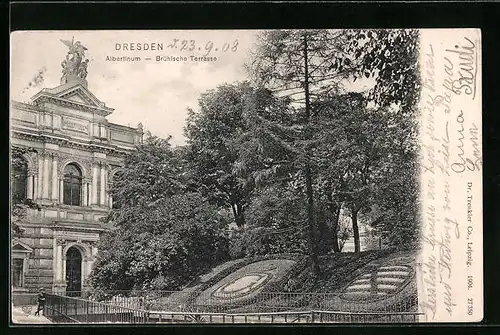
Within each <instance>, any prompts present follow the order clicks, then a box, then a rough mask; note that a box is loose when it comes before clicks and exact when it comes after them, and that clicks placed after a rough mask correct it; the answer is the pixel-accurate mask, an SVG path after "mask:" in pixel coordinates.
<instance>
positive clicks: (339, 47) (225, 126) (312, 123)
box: [91, 30, 420, 289]
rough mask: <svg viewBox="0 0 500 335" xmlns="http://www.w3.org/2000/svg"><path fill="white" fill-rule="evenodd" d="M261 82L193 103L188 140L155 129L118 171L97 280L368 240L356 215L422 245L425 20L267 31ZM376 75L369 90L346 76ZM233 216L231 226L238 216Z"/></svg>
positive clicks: (186, 273)
mask: <svg viewBox="0 0 500 335" xmlns="http://www.w3.org/2000/svg"><path fill="white" fill-rule="evenodd" d="M248 70H249V75H250V78H251V79H252V82H243V83H232V84H224V85H221V86H218V87H215V88H214V89H212V90H209V91H207V92H206V93H204V94H202V95H201V96H200V98H199V106H198V108H197V109H196V110H189V116H188V119H187V122H186V126H185V135H186V138H187V145H186V146H184V147H179V148H175V149H173V148H171V147H170V144H169V143H168V140H164V139H159V138H156V137H148V138H147V139H146V140H145V143H144V144H143V145H141V146H139V147H138V149H137V152H136V153H134V154H132V155H130V156H129V157H128V158H127V159H126V162H125V166H124V168H123V171H122V172H121V173H120V174H119V175H116V176H115V178H114V181H113V189H112V195H113V199H114V203H115V207H116V208H114V209H113V210H112V211H111V213H110V214H109V216H108V218H107V222H108V223H110V224H112V226H113V227H114V228H113V229H112V230H111V231H110V232H109V233H106V234H104V236H103V237H102V242H101V245H100V252H99V256H98V260H97V263H96V269H95V270H94V272H93V273H92V275H91V279H92V284H93V285H94V287H96V288H101V289H130V288H157V289H158V288H159V289H175V288H178V287H180V286H182V285H184V284H185V283H187V282H188V281H190V280H192V279H193V278H195V277H196V276H197V275H198V274H199V273H201V272H202V271H203V270H204V269H206V268H210V267H211V266H213V265H215V264H217V263H219V262H221V261H222V260H224V259H226V258H227V257H232V258H239V257H248V256H257V255H271V254H278V253H301V254H307V255H309V261H310V262H309V263H308V264H311V265H312V267H311V269H312V273H313V274H314V276H313V278H321V269H320V256H321V255H324V254H328V253H331V252H341V251H342V250H343V247H344V245H345V243H346V240H348V239H349V238H351V237H352V238H353V239H354V251H355V252H357V253H359V252H360V251H361V241H360V238H361V237H360V225H364V226H366V227H368V228H369V230H370V232H371V234H375V235H378V236H382V237H383V238H384V241H386V243H387V244H388V245H389V246H391V247H395V248H399V249H409V248H413V247H415V246H416V245H417V244H418V235H419V234H418V232H419V226H418V224H419V217H418V213H419V210H418V207H419V204H418V189H419V187H418V186H419V185H418V162H417V159H418V146H417V136H418V124H417V115H416V104H417V102H418V96H419V89H420V81H419V76H418V32H417V31H414V30H391V31H385V30H343V31H334V30H331V31H326V30H307V31H302V30H283V31H267V32H264V33H262V34H260V35H259V38H258V41H257V47H256V49H255V53H254V54H253V55H252V59H251V62H249V64H248ZM360 80H371V82H372V83H373V85H372V87H370V88H369V89H367V90H366V91H362V92H359V91H353V90H352V89H349V87H350V84H352V83H353V82H357V81H360ZM231 223H233V224H234V225H235V226H236V229H234V230H233V231H232V232H231V234H230V235H228V234H227V228H228V226H229V225H230V224H231Z"/></svg>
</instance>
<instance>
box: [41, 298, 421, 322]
mask: <svg viewBox="0 0 500 335" xmlns="http://www.w3.org/2000/svg"><path fill="white" fill-rule="evenodd" d="M419 315H420V313H417V312H406V313H401V312H392V313H388V312H340V311H322V310H306V311H281V312H259V313H257V312H241V313H239V312H228V313H219V312H198V311H183V312H173V311H172V312H171V311H147V310H141V309H132V308H127V307H122V306H115V305H111V304H108V303H102V302H96V301H91V300H85V299H80V298H74V297H67V296H62V295H52V294H51V295H47V302H46V306H45V316H46V317H47V318H49V319H50V320H52V321H54V322H57V323H65V322H71V323H127V324H145V323H413V322H418V318H419Z"/></svg>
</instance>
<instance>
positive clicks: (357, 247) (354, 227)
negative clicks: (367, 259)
mask: <svg viewBox="0 0 500 335" xmlns="http://www.w3.org/2000/svg"><path fill="white" fill-rule="evenodd" d="M351 220H352V232H353V237H354V252H360V251H361V245H360V241H359V227H358V209H357V208H356V207H355V206H353V207H352V208H351Z"/></svg>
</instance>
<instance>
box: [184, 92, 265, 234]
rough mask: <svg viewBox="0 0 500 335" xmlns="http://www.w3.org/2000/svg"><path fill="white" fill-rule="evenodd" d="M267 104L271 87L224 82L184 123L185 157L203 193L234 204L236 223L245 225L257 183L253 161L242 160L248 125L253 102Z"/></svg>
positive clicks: (220, 202)
mask: <svg viewBox="0 0 500 335" xmlns="http://www.w3.org/2000/svg"><path fill="white" fill-rule="evenodd" d="M250 101H251V103H253V104H257V105H259V108H263V109H268V108H271V106H270V105H269V104H270V103H272V102H273V101H272V97H271V96H270V92H268V91H266V90H256V89H254V88H252V87H251V86H250V85H249V84H248V83H237V84H232V85H222V86H219V87H217V89H215V90H211V91H208V92H206V93H204V94H202V95H201V97H200V99H199V110H198V111H197V112H195V111H193V110H190V111H189V116H188V119H187V124H186V127H185V134H186V137H187V143H188V147H187V150H186V151H187V157H188V160H189V161H190V162H191V166H192V170H193V171H194V173H193V176H194V177H195V178H196V179H197V180H198V183H199V184H200V185H202V190H203V193H204V194H206V195H207V196H208V197H209V198H210V199H211V200H212V201H213V202H215V203H216V204H218V205H219V206H221V207H224V208H228V209H231V211H232V213H233V216H234V220H235V223H236V225H237V226H238V227H240V228H243V227H244V226H245V211H246V209H247V207H248V204H249V201H250V198H251V196H252V192H253V190H254V187H255V178H254V175H253V173H252V172H253V170H252V169H253V167H252V165H253V162H252V161H251V160H248V159H242V157H241V155H242V153H243V154H244V150H245V148H244V147H242V146H243V145H249V143H248V142H247V139H248V136H247V132H248V129H249V124H248V119H247V118H246V117H245V113H246V109H247V108H252V107H250V106H249V103H250Z"/></svg>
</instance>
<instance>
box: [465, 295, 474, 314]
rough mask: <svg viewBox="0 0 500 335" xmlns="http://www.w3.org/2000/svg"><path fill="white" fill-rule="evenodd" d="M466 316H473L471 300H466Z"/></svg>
mask: <svg viewBox="0 0 500 335" xmlns="http://www.w3.org/2000/svg"><path fill="white" fill-rule="evenodd" d="M467 314H468V315H472V314H474V302H473V300H472V298H469V299H467Z"/></svg>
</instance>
